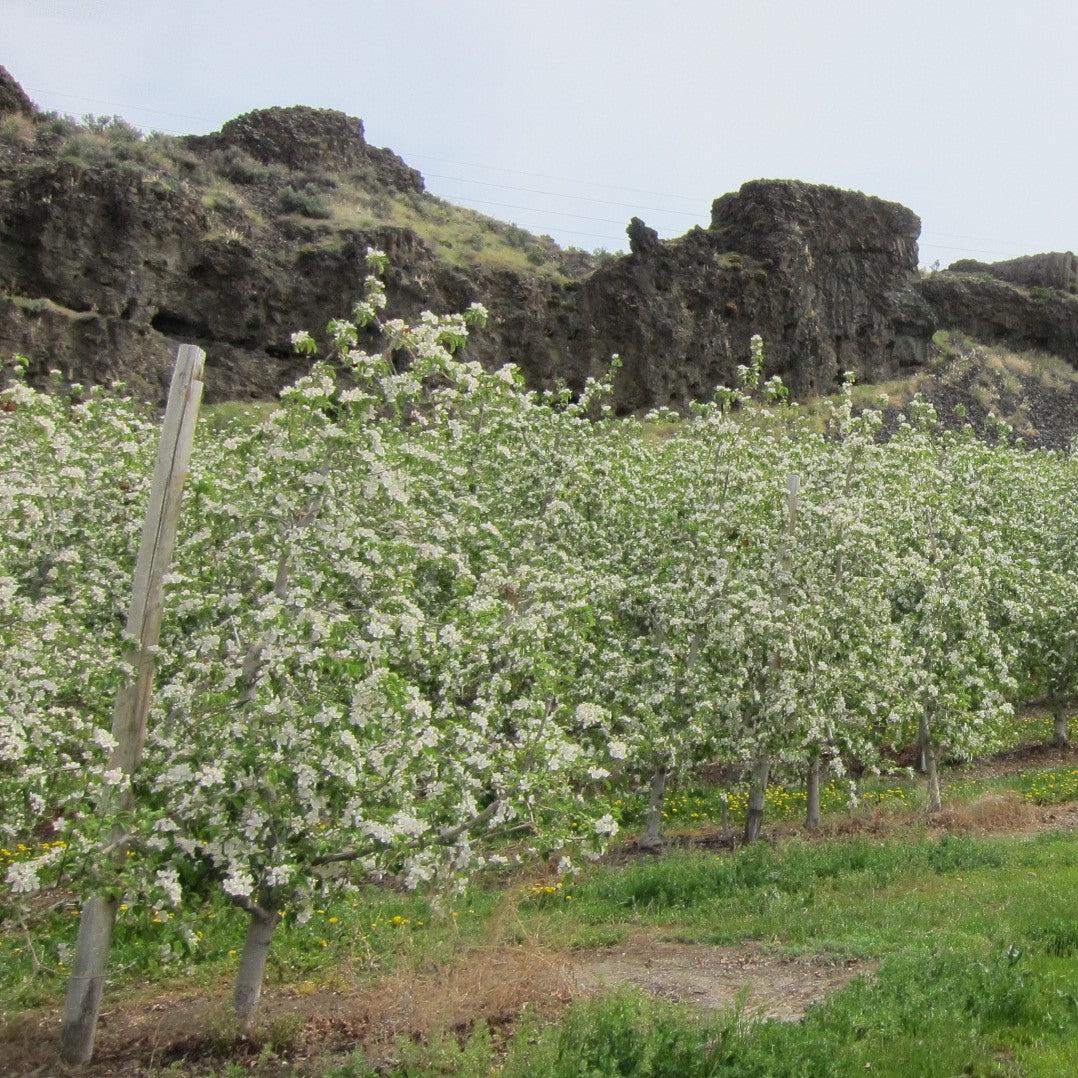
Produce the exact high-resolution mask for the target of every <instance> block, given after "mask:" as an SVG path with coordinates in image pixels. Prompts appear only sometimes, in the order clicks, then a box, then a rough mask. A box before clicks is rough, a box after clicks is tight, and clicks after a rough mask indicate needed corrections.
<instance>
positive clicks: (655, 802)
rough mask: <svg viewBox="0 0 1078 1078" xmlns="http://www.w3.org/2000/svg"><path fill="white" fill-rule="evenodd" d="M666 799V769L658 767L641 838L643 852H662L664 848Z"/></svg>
mask: <svg viewBox="0 0 1078 1078" xmlns="http://www.w3.org/2000/svg"><path fill="white" fill-rule="evenodd" d="M665 798H666V768H664V767H657V768H656V769H655V774H653V775H652V776H651V786H650V787H649V789H648V814H647V817H646V819H645V821H644V831H643V834H641V836H640V843H639V845H640V848H641V849H642V850H661V849H662V846H663V834H662V830H663V802H664V800H665Z"/></svg>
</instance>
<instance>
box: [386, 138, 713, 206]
mask: <svg viewBox="0 0 1078 1078" xmlns="http://www.w3.org/2000/svg"><path fill="white" fill-rule="evenodd" d="M402 156H405V157H407V158H408V159H409V160H411V159H412V158H421V159H423V160H427V161H440V162H441V163H442V164H443V165H452V166H453V167H454V168H485V169H490V170H491V171H492V172H508V173H511V174H512V175H515V176H535V177H536V178H537V179H543V180H555V181H556V182H557V183H582V184H584V185H585V186H587V187H605V188H608V189H610V190H612V191H631V192H632V193H633V194H637V195H652V196H653V197H655V198H679V199H682V200H683V201H685V202H705V203H706V202H710V201H711V200H712V199H713V198H714V197H715V196H714V195H675V194H671V193H670V192H669V191H651V190H645V189H644V188H641V187H624V186H622V185H621V184H617V183H601V182H600V181H598V180H585V179H584V178H583V177H580V176H552V175H551V174H550V173H548V172H529V171H527V170H525V169H519V168H506V167H504V166H503V165H480V164H474V163H473V164H469V163H467V162H465V161H450V160H448V159H447V158H445V157H435V156H433V155H432V154H429V153H410V152H408V153H402ZM677 212H682V211H677Z"/></svg>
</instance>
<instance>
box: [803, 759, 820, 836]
mask: <svg viewBox="0 0 1078 1078" xmlns="http://www.w3.org/2000/svg"><path fill="white" fill-rule="evenodd" d="M805 789H806V793H807V800H808V806H807V808H806V810H805V829H806V830H807V831H816V830H818V829H819V826H820V755H819V753H813V754H812V759H811V760H809V766H808V780H807V781H806V783H805Z"/></svg>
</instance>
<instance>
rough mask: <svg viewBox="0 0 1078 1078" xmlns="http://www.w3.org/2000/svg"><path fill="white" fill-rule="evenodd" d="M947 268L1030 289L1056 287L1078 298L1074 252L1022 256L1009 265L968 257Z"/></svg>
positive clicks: (1077, 278) (1008, 261) (1077, 260)
mask: <svg viewBox="0 0 1078 1078" xmlns="http://www.w3.org/2000/svg"><path fill="white" fill-rule="evenodd" d="M947 268H948V270H950V271H951V272H952V273H986V274H988V276H989V277H996V278H998V279H999V280H1001V281H1010V282H1011V283H1012V284H1021V285H1025V286H1026V287H1028V288H1057V289H1059V291H1061V292H1069V293H1070V294H1071V295H1078V257H1076V256H1075V254H1074V252H1073V251H1051V252H1049V253H1048V254H1042V255H1023V256H1022V257H1021V258H1011V259H1008V260H1007V261H1006V262H978V261H976V260H975V259H972V258H965V259H962V260H961V261H959V262H954V263H952V264H951V265H950V266H948V267H947Z"/></svg>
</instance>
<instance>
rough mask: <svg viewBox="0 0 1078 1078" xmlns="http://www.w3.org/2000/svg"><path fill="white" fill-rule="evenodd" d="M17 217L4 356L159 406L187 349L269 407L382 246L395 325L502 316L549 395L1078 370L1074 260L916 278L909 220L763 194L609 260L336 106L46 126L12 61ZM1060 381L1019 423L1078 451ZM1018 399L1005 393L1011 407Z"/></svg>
mask: <svg viewBox="0 0 1078 1078" xmlns="http://www.w3.org/2000/svg"><path fill="white" fill-rule="evenodd" d="M0 206H2V210H0V349H2V350H3V351H4V352H5V353H10V352H22V353H25V354H27V355H28V356H29V357H30V360H31V372H32V374H33V376H34V377H35V378H36V379H38V380H40V379H42V378H44V376H45V374H46V372H47V371H48V370H49V369H52V368H54V367H58V368H59V369H61V370H62V372H63V373H64V375H65V376H66V377H67V378H68V379H69V380H71V381H78V382H88V383H94V382H99V383H106V382H109V381H112V380H115V379H122V380H124V381H126V382H127V383H128V385H129V386H130V387H131V389H132V391H134V392H135V393H137V394H139V395H140V396H143V397H145V398H147V399H150V400H160V399H161V398H162V395H163V392H164V388H165V386H166V384H167V379H168V372H169V370H170V367H171V362H172V357H173V354H174V350H175V346H176V344H177V342H181V341H194V342H197V343H199V344H200V345H202V346H203V347H204V348H205V349H206V351H207V353H208V356H209V360H208V366H207V399H208V400H210V401H222V400H259V399H263V400H264V399H272V398H273V397H274V396H275V394H276V391H277V390H278V389H279V388H280V386H282V385H283V384H285V383H286V382H287V381H289V380H291V379H292V378H294V377H295V376H296V374H297V373H299V372H300V371H301V370H302V368H303V362H302V361H300V360H298V359H297V358H296V357H295V356H294V355H293V354H292V351H291V347H290V342H289V338H290V336H291V334H292V332H293V331H294V330H295V329H297V328H309V329H312V330H314V331H316V332H317V331H319V330H320V329H321V328H322V327H324V326H325V324H326V322H327V321H328V320H329V319H330V318H334V317H339V316H342V315H344V314H346V313H347V312H348V311H349V310H350V309H351V306H352V304H353V302H354V301H355V299H356V297H357V295H358V292H359V289H360V286H361V282H362V277H363V274H364V270H363V265H362V259H363V255H364V253H365V251H366V249H367V247H368V246H376V247H380V248H382V249H384V250H385V251H386V252H387V253H388V255H389V257H390V263H391V271H390V275H389V279H388V285H389V296H390V308H389V314H390V315H392V316H399V317H405V318H411V317H415V316H416V315H418V314H419V313H420V312H421V311H422V310H424V309H427V308H429V309H432V310H434V311H436V312H446V311H452V310H459V309H461V308H462V307H464V306H467V305H468V304H469V303H471V302H473V301H482V302H483V303H485V304H486V305H487V306H488V307H489V308H490V310H491V314H492V318H491V322H490V324H489V326H488V328H487V330H486V331H485V332H484V333H483V334H481V335H480V336H478V337H476V338H475V339H474V341H473V342H472V343H471V344H470V345H469V348H470V351H471V354H472V355H473V357H474V358H476V359H478V360H480V361H481V362H483V363H485V364H488V365H490V364H496V363H501V362H505V361H507V360H510V361H513V362H516V363H518V364H519V365H520V366H521V368H522V369H523V370H524V372H525V375H526V377H527V378H528V380H529V382H530V383H531V384H532V385H534V386H537V387H550V386H553V385H555V384H557V383H559V382H566V383H568V385H569V386H570V387H572V388H579V387H581V386H582V385H583V383H584V381H585V380H586V379H587V378H588V377H589V376H595V375H600V374H602V373H604V372H605V371H606V370H607V368H608V365H609V360H610V356H611V355H612V354H614V353H618V354H619V355H620V356H621V357H622V359H623V369H622V370H621V372H620V373H619V375H618V379H617V384H616V400H617V405H618V407H619V409H620V410H621V411H623V412H637V411H641V410H645V409H648V408H652V407H655V406H672V407H676V408H677V407H681V406H683V405H685V404H686V403H687V402H688V401H690V400H693V399H701V398H706V397H708V396H709V395H710V394H711V392H712V390H713V388H714V387H715V386H716V385H718V384H722V383H730V382H731V381H732V380H733V378H734V373H735V369H736V367H737V366H738V365H739V364H740V363H742V362H743V361H744V358H745V356H746V355H747V352H748V341H749V338H750V336H751V335H752V334H754V333H760V334H762V335H763V337H764V339H765V341H766V344H767V371H766V373H767V374H768V375H771V374H779V375H781V376H782V377H783V379H784V380H785V381H786V382H787V384H788V385H790V387H791V389H792V391H793V393H794V395H795V396H796V397H798V398H799V399H802V400H807V399H812V398H814V397H817V396H820V395H826V394H828V393H830V392H832V391H833V390H834V389H835V388H836V387H837V385H838V382H839V381H840V379H841V377H842V373H843V371H846V370H852V371H853V372H854V373H855V374H856V375H857V377H858V380H859V381H860V382H861V383H902V384H906V383H911V384H912V383H915V382H918V383H919V382H920V381H922V380H923V379H925V378H928V379H930V380H931V378H932V377H934V374H933V370H932V367H931V362H930V361H931V359H932V356H933V354H934V353H933V343H932V341H933V334H935V333H937V332H938V331H941V330H956V331H960V332H962V333H964V334H965V335H967V336H968V337H969V338H970V339H971V341H976V342H981V343H983V344H984V345H986V346H992V345H996V344H999V345H1003V346H1006V347H1007V348H1008V349H1010V350H1011V351H1012V352H1014V351H1017V352H1023V351H1027V350H1033V351H1035V352H1044V353H1048V354H1051V355H1055V356H1060V357H1063V358H1064V359H1065V360H1066V361H1067V362H1068V363H1069V364H1071V365H1074V364H1078V295H1076V294H1075V285H1074V279H1075V273H1074V265H1075V262H1074V256H1073V255H1052V256H1038V257H1036V258H1032V259H1027V260H1018V262H1017V263H1014V262H1009V263H1004V264H999V265H997V266H995V267H993V266H990V265H986V264H982V263H958V264H956V265H955V266H953V267H951V269H950V270H949V271H947V272H942V273H935V274H931V275H927V276H922V275H921V274H920V273H919V272H918V268H917V267H918V250H917V240H918V236H919V233H920V221H919V219H918V217H917V216H916V214H914V213H913V212H912V211H910V210H909V209H907V208H906V207H903V206H900V205H897V204H895V203H889V202H884V201H882V200H880V199H877V198H873V197H871V196H867V195H864V194H861V193H860V192H853V191H843V190H840V189H837V188H831V187H822V186H818V185H811V184H805V183H800V182H797V181H790V180H758V181H753V182H750V183H747V184H745V185H743V186H742V188H741V189H740V190H739V191H738V192H734V193H731V194H727V195H724V196H722V197H721V198H718V199H716V200H715V202H714V204H713V208H712V216H711V222H710V224H709V226H708V227H706V228H693V229H691V230H690V231H689V232H687V233H686V234H685V235H684V236H681V237H678V238H676V239H673V240H660V239H659V238H658V235H657V234H656V232H655V231H654V230H653V229H650V228H649V227H648V226H647V225H646V224H645V223H644V222H643V221H640V220H639V219H637V218H633V219H632V221H630V222H629V226H628V229H627V232H628V235H629V246H630V252H629V253H628V254H627V255H624V256H607V257H596V256H593V255H589V254H587V253H586V252H584V251H580V250H576V249H563V248H561V247H559V246H558V245H557V244H556V243H554V242H553V241H552V240H551V239H549V237H541V236H534V235H532V234H530V233H528V232H526V231H525V230H523V229H520V228H517V227H515V226H513V225H510V224H506V223H504V222H501V221H498V220H496V219H495V218H492V217H487V216H485V215H483V214H479V213H476V212H475V211H473V210H469V209H464V208H461V207H457V206H454V205H452V204H450V203H448V202H446V201H445V200H443V199H439V198H437V197H435V196H433V195H431V194H430V193H429V192H428V191H426V189H425V185H424V181H423V177H422V176H421V175H420V173H419V172H418V171H417V170H415V169H414V168H411V167H410V166H409V165H408V164H407V163H406V162H404V161H403V160H402V159H401V158H400V157H399V156H397V155H396V154H395V153H393V152H392V151H391V150H388V149H382V148H378V147H374V146H372V145H370V144H369V143H368V142H367V140H366V137H365V135H364V129H363V123H362V121H361V120H359V119H356V118H353V117H348V116H346V115H345V114H344V113H341V112H336V111H333V110H326V109H312V108H306V107H303V106H293V107H290V108H267V109H259V110H256V111H254V112H250V113H247V114H245V115H243V116H241V117H238V118H236V119H234V120H231V121H229V122H228V123H226V124H225V125H223V127H222V128H221V130H220V131H217V132H214V133H213V134H210V135H201V136H186V137H175V136H168V135H159V134H154V135H150V136H143V135H142V134H141V133H140V132H139V131H137V130H136V129H135V128H133V127H131V126H130V125H129V124H127V123H125V122H124V121H123V120H121V119H119V118H97V119H94V118H88V119H87V120H86V121H84V122H81V123H76V122H74V121H72V120H70V119H68V118H64V117H59V116H56V115H54V114H47V113H42V112H39V111H38V110H37V109H36V108H35V107H34V106H33V105H32V103H31V102H30V101H29V99H28V98H27V97H26V95H25V94H24V93H23V92H22V91H21V89H20V88H19V87H18V85H17V84H16V83H15V82H14V80H12V79H11V78H10V76H8V75H7V73H6V72H4V71H3V69H0ZM980 354H981V352H975V353H974V355H980ZM982 376H983V377H984V378H989V380H991V377H992V376H991V372H990V371H989V370H988V369H985V370H984V371H982V372H981V373H980V374H977V375H976V376H975V377H973V378H972V380H970V381H969V384H968V385H967V384H964V383H963V384H962V385H959V384H958V383H955V382H954V380H953V379H952V381H951V382H949V383H947V384H948V385H949V387H950V388H949V389H947V390H946V392H945V393H944V396H945V397H946V396H947V394H948V393H949V394H950V395H951V397H953V396H954V395H955V394H956V393H957V394H958V395H959V397H961V400H962V402H965V403H967V405H968V406H969V407H971V408H972V410H973V412H974V413H976V412H977V408H978V407H979V405H980V404H983V403H984V402H985V401H987V400H988V398H989V397H991V396H992V393H988V391H987V390H986V391H985V392H981V393H980V398H977V396H976V393H975V390H976V388H977V387H976V385H975V384H974V383H976V382H977V381H978V379H979V378H982ZM1008 377H1012V378H1013V377H1018V378H1019V380H1021V377H1022V372H1018V373H1017V374H1015V372H1013V371H1012V372H1011V373H1010V375H1008ZM1060 377H1062V375H1061V376H1060ZM1064 381H1065V382H1066V379H1064ZM941 386H942V383H941ZM1067 386H1069V383H1067V385H1065V386H1064V388H1063V390H1062V391H1061V395H1060V393H1058V392H1057V389H1059V387H1058V386H1049V387H1048V388H1047V389H1046V390H1045V393H1046V394H1047V395H1044V394H1042V393H1040V391H1039V390H1038V392H1037V393H1035V394H1034V395H1033V396H1032V397H1031V398H1030V400H1029V402H1028V406H1029V408H1031V409H1032V411H1031V412H1030V413H1029V415H1028V417H1024V416H1023V414H1022V413H1021V407H1020V406H1017V405H1016V408H1018V411H1016V412H1015V413H1014V414H1015V415H1016V416H1017V418H1018V420H1019V425H1021V423H1022V422H1027V421H1028V424H1029V427H1030V430H1031V431H1038V432H1039V431H1040V430H1041V428H1042V427H1045V429H1048V428H1051V430H1053V431H1055V432H1057V433H1054V434H1052V435H1051V436H1050V437H1048V439H1047V440H1048V441H1049V442H1051V443H1052V444H1061V443H1062V442H1064V441H1065V440H1066V438H1067V437H1069V436H1070V435H1069V434H1068V433H1067V432H1068V431H1072V429H1073V415H1074V411H1075V409H1074V404H1073V398H1072V397H1071V396H1070V395H1069V394H1070V389H1069V388H1067ZM982 388H983V387H982ZM941 392H944V391H943V389H942V388H941ZM971 394H972V396H971ZM967 397H968V398H969V399H968V400H967ZM947 400H948V401H950V397H947ZM1007 400H1009V398H1008V394H1007V392H1006V386H1003V387H1002V396H1001V397H1000V403H999V407H1000V408H1001V409H1003V411H1004V412H1006V410H1007V408H1008V407H1010V405H1009V404H1008V403H1007ZM1044 408H1048V410H1049V412H1050V413H1051V414H1050V415H1048V416H1047V418H1046V416H1045V414H1043V410H1044ZM1033 437H1034V440H1037V436H1033Z"/></svg>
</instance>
